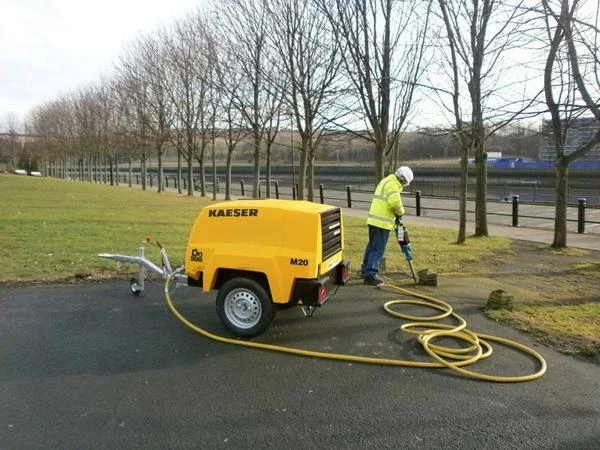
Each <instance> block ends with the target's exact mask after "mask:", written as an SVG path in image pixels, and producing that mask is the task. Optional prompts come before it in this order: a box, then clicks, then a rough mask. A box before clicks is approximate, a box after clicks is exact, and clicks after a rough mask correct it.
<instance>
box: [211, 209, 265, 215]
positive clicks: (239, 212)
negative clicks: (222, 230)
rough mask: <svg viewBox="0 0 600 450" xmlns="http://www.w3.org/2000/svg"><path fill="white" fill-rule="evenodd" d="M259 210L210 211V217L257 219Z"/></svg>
mask: <svg viewBox="0 0 600 450" xmlns="http://www.w3.org/2000/svg"><path fill="white" fill-rule="evenodd" d="M256 216H258V209H256V208H227V209H209V210H208V217H256Z"/></svg>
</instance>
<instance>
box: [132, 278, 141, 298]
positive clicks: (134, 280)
mask: <svg viewBox="0 0 600 450" xmlns="http://www.w3.org/2000/svg"><path fill="white" fill-rule="evenodd" d="M129 289H131V293H132V294H133V295H140V294H141V293H142V290H141V289H140V285H139V283H138V280H137V278H132V279H131V280H130V281H129Z"/></svg>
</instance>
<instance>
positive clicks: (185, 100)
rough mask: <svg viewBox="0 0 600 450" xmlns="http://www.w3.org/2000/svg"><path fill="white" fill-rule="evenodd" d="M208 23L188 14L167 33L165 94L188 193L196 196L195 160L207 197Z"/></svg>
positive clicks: (174, 141) (165, 36) (203, 190)
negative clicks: (185, 167)
mask: <svg viewBox="0 0 600 450" xmlns="http://www.w3.org/2000/svg"><path fill="white" fill-rule="evenodd" d="M205 27H206V22H205V20H204V19H203V18H202V17H201V16H200V13H199V12H197V13H194V14H190V15H188V16H187V17H186V18H184V20H182V21H179V22H176V23H175V24H174V25H173V27H172V29H171V30H170V34H169V35H167V34H165V35H164V36H163V38H164V39H165V43H164V44H165V55H166V57H167V60H166V65H165V67H166V77H165V86H164V87H165V92H166V93H167V95H168V97H169V103H170V105H171V107H172V108H173V112H174V125H175V127H176V129H177V131H176V132H175V133H174V134H173V135H172V142H173V143H174V144H175V145H176V146H178V148H179V149H180V150H181V151H182V155H183V157H184V159H185V160H186V162H187V177H186V178H187V193H188V195H190V196H191V195H193V194H194V177H193V164H194V158H195V157H196V156H197V158H196V159H197V160H198V162H199V164H200V177H201V181H200V184H201V193H202V195H206V194H205V183H204V150H205V148H206V145H207V143H208V138H207V136H206V133H204V131H205V129H206V127H207V126H208V124H209V123H210V121H207V117H208V113H207V108H208V106H209V105H208V102H207V94H208V89H209V84H208V83H209V80H208V76H207V74H208V70H209V67H208V63H207V60H206V54H205V53H203V52H205V50H206V48H205V46H204V42H205V38H206V33H205V32H206V28H205Z"/></svg>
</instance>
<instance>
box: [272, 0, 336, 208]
mask: <svg viewBox="0 0 600 450" xmlns="http://www.w3.org/2000/svg"><path fill="white" fill-rule="evenodd" d="M269 8H270V9H269V12H270V20H271V22H272V24H273V27H274V29H273V32H272V33H271V38H272V39H273V44H274V46H275V47H276V48H277V50H278V52H279V54H280V55H281V58H280V61H279V67H280V70H282V71H284V72H285V74H286V75H287V80H288V83H289V84H288V88H287V89H286V90H285V92H284V93H285V103H286V104H287V105H289V107H290V109H291V110H292V111H293V114H294V118H295V125H296V129H297V130H298V134H299V135H300V139H301V146H300V149H299V150H300V156H301V158H300V174H299V175H300V176H299V181H300V183H299V189H298V198H299V199H301V200H302V199H304V191H305V189H307V191H308V192H307V194H308V200H309V201H312V200H313V199H314V164H315V156H316V152H317V149H318V145H319V141H320V139H321V137H322V133H323V131H324V129H325V127H326V126H327V124H328V123H330V122H329V120H328V119H327V116H328V113H329V112H330V111H331V110H332V109H333V106H334V104H335V101H336V100H337V97H338V96H339V94H340V92H341V80H340V78H341V70H340V68H341V66H342V60H341V52H340V48H339V46H337V45H335V41H334V38H333V33H332V30H331V24H330V22H329V20H328V19H327V17H326V15H325V14H324V13H323V12H322V11H321V10H320V9H319V8H318V7H317V6H316V5H315V4H314V3H313V2H307V1H304V0H276V1H272V2H269Z"/></svg>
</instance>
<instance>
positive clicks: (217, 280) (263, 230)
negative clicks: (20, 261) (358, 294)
mask: <svg viewBox="0 0 600 450" xmlns="http://www.w3.org/2000/svg"><path fill="white" fill-rule="evenodd" d="M158 245H159V247H160V249H161V250H160V255H161V260H162V267H159V266H157V265H155V264H154V263H152V262H151V261H149V260H148V259H146V258H145V257H144V254H143V247H141V248H140V255H139V256H126V255H116V254H109V253H101V254H99V255H98V256H100V257H103V258H108V259H112V260H114V261H117V262H124V263H130V264H137V265H138V266H139V274H138V278H136V279H135V278H134V279H132V281H131V283H130V288H131V291H132V293H134V294H139V293H141V292H142V291H143V290H144V270H145V269H149V270H151V271H152V272H154V273H155V274H157V275H159V276H162V277H163V278H167V277H169V276H171V275H172V274H173V270H172V269H171V265H170V263H169V259H168V257H167V254H166V251H165V249H164V248H163V247H162V245H160V243H158ZM343 249H344V228H343V219H342V214H341V210H340V208H338V207H335V206H330V205H322V204H317V203H312V202H308V201H299V200H274V199H265V200H236V201H228V202H221V203H214V204H211V205H209V206H206V207H205V208H203V209H202V211H201V212H200V214H199V215H198V217H197V218H196V221H195V223H194V226H193V227H192V230H191V232H190V235H189V238H188V243H187V248H186V252H185V262H184V266H183V268H181V269H179V270H180V271H181V272H182V273H181V274H178V275H177V277H176V282H177V283H179V284H187V285H188V286H197V287H200V288H201V289H202V290H203V291H204V292H209V291H211V290H213V289H215V290H218V293H217V300H216V308H217V316H218V318H219V320H220V322H221V323H222V324H223V326H225V327H226V328H227V329H228V330H229V331H231V332H232V333H233V334H235V335H236V336H239V337H245V338H248V337H254V336H257V335H259V334H260V333H262V332H263V331H264V330H265V329H266V328H267V327H268V326H269V324H270V323H271V321H272V320H273V318H274V316H275V312H276V310H277V308H279V307H284V306H290V305H298V306H300V307H301V308H302V311H303V312H304V313H305V314H309V313H310V314H312V312H314V308H316V307H318V306H321V305H322V304H323V303H324V302H325V301H326V300H327V299H328V298H329V296H330V295H331V294H332V293H334V292H335V290H336V289H337V287H338V286H340V285H344V284H346V282H347V281H348V278H349V262H348V261H346V260H344V259H343ZM183 274H185V275H183Z"/></svg>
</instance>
